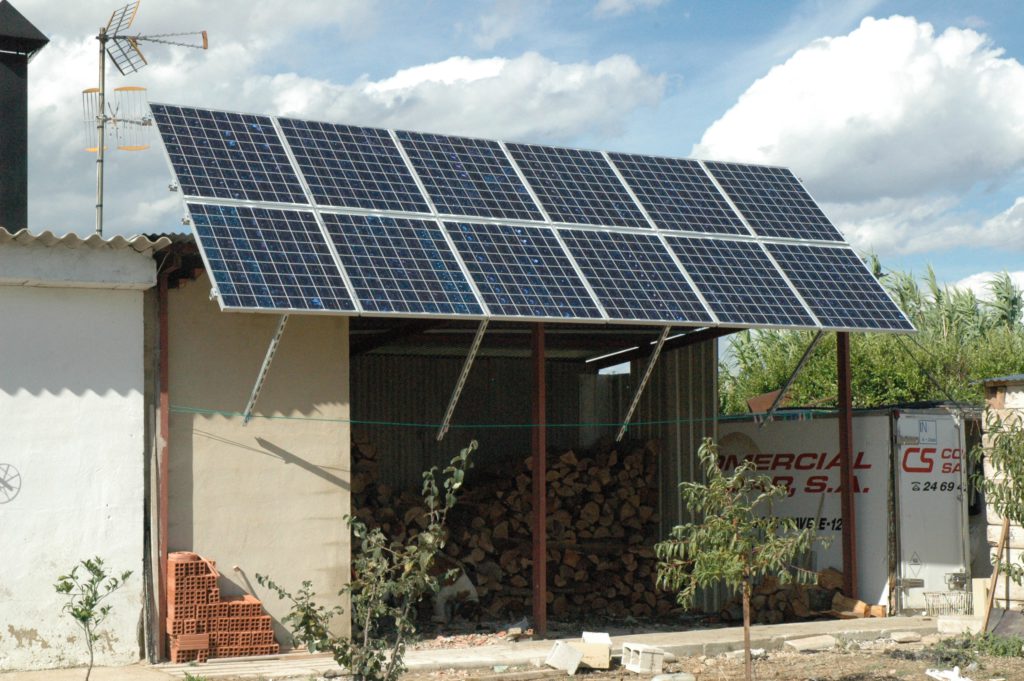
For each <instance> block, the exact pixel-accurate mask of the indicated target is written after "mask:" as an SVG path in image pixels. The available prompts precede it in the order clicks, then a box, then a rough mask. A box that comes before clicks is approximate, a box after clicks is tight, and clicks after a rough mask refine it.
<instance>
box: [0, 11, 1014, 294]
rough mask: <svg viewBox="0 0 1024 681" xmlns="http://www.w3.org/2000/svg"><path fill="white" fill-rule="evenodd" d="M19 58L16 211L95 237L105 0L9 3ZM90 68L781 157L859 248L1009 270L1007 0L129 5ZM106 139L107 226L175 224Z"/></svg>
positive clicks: (529, 137)
mask: <svg viewBox="0 0 1024 681" xmlns="http://www.w3.org/2000/svg"><path fill="white" fill-rule="evenodd" d="M12 3H13V4H14V6H15V7H16V8H17V9H18V10H19V11H20V12H21V13H22V14H23V15H25V17H26V18H27V19H29V20H30V21H31V22H32V23H34V24H35V25H36V26H37V27H38V28H39V29H40V30H41V31H42V32H43V33H45V34H46V35H48V36H49V37H50V44H49V45H48V46H47V47H46V48H45V49H44V50H43V51H42V52H40V53H39V54H38V55H37V56H36V58H35V59H34V60H33V62H32V63H31V64H30V66H29V80H30V86H29V228H30V229H31V230H32V231H34V232H40V231H43V230H47V229H48V230H52V231H54V232H57V233H64V232H69V231H73V232H77V233H79V234H82V235H87V234H89V233H91V232H92V230H93V224H94V204H95V156H94V154H91V153H89V152H86V151H84V149H85V147H86V146H92V145H94V144H95V141H94V140H90V139H88V138H87V131H88V128H89V126H88V124H87V123H86V122H85V120H84V114H83V109H82V96H81V91H82V90H83V89H85V88H88V87H94V86H95V85H96V79H97V62H98V55H97V42H96V39H95V36H96V33H97V32H98V29H99V27H100V26H101V25H105V24H106V22H107V19H108V17H109V16H110V13H111V12H112V11H113V10H114V9H116V8H117V7H119V6H121V5H120V3H119V2H116V1H115V2H113V3H108V2H104V1H100V0H87V1H86V2H82V1H80V0H12ZM199 29H205V30H207V31H208V33H209V41H210V43H209V44H210V47H209V50H207V51H202V50H192V49H184V48H176V47H165V46H161V45H153V44H143V45H142V48H143V51H144V53H145V55H146V57H147V59H148V61H149V65H148V66H146V67H145V68H144V69H142V70H141V71H139V72H138V73H136V74H134V75H132V76H129V77H123V76H121V75H120V74H119V73H117V71H116V70H115V69H114V68H113V67H112V66H108V70H107V84H108V88H110V89H112V88H115V87H120V86H124V85H138V86H144V87H145V88H147V93H148V97H149V100H150V101H153V102H162V103H170V104H182V105H194V106H201V107H209V108H219V109H227V110H232V111H244V112H254V113H270V114H279V115H288V116H296V117H303V118H308V119H314V120H326V121H332V122H339V123H351V124H362V125H371V126H378V127H390V128H402V129H410V130H419V131H424V132H441V133H452V134H460V135H467V136H481V137H489V138H494V139H502V140H506V141H516V142H534V143H549V144H558V145H564V146H573V147H582V148H590V149H605V150H610V151H626V152H634V153H646V154H658V155H665V156H680V157H692V158H701V159H713V160H729V161H744V162H750V163H766V164H772V165H783V166H787V167H790V168H791V169H792V170H793V171H794V172H795V173H796V174H797V176H798V177H800V178H801V179H802V180H803V182H804V184H805V185H806V186H807V188H808V190H809V191H810V193H811V194H812V196H814V197H815V199H816V200H817V201H818V202H819V203H820V204H821V205H822V207H823V209H824V210H825V213H826V214H827V215H828V216H829V217H830V218H831V219H832V221H833V222H834V223H835V224H836V225H837V226H838V227H839V229H840V230H841V231H842V232H843V233H844V234H845V236H846V237H847V239H848V240H849V241H850V242H851V243H852V244H853V246H854V247H855V248H856V249H857V250H858V251H859V252H860V253H862V254H864V255H867V254H875V255H877V256H878V257H879V258H880V260H881V262H882V264H883V266H884V267H886V268H887V269H893V270H902V271H912V272H914V273H917V274H923V273H924V271H925V269H926V268H927V267H928V266H929V265H930V266H932V267H933V268H934V269H935V271H936V274H937V276H938V278H939V280H940V281H942V282H946V283H950V284H961V285H969V286H971V287H973V288H975V289H976V290H978V291H979V292H980V293H984V283H985V282H986V280H987V279H988V277H989V276H991V273H992V272H999V271H1004V270H1005V271H1009V272H1011V273H1012V274H1013V276H1014V277H1015V278H1016V279H1017V280H1018V281H1019V282H1020V283H1022V284H1024V66H1022V65H1021V63H1020V59H1021V58H1022V57H1024V9H1021V8H1020V7H1019V3H1018V2H1017V0H974V1H971V2H964V1H960V2H954V1H952V0H919V1H915V0H908V1H905V2H895V1H893V2H886V1H882V0H849V1H842V0H829V1H825V0H821V1H811V0H796V1H786V0H771V1H770V2H769V1H767V0H757V1H755V0H746V1H739V0H715V1H714V2H712V1H711V0H702V1H698V0H465V1H455V0H301V2H294V1H293V2H282V1H279V0H260V1H259V2H252V1H251V0H246V1H245V2H242V1H240V0H220V1H219V2H216V3H210V2H200V1H199V0H174V1H173V2H172V1H171V0H143V2H142V4H141V6H140V9H139V12H138V15H137V17H136V19H135V23H134V25H133V26H132V27H131V29H130V30H129V31H128V32H129V33H131V34H134V33H140V34H143V35H146V34H159V33H171V32H179V31H192V30H199ZM149 141H150V144H151V145H152V148H151V149H150V150H148V151H141V152H123V151H118V150H115V149H113V146H116V145H115V144H114V143H111V150H110V151H109V152H108V153H107V156H106V167H107V170H106V184H107V190H106V193H105V206H106V208H105V210H106V218H105V228H104V234H105V235H107V236H110V235H114V234H125V235H129V234H137V233H153V232H173V231H184V230H185V227H183V226H182V222H181V218H182V217H183V215H184V208H183V205H182V203H181V199H180V196H179V195H177V194H175V193H171V192H169V190H168V185H169V183H170V182H171V180H172V176H171V173H170V170H169V168H168V165H167V162H166V158H165V155H164V153H163V151H162V148H161V144H160V141H159V139H158V138H157V136H156V135H155V134H153V135H151V137H150V140H149Z"/></svg>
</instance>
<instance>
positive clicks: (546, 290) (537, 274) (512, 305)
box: [445, 222, 602, 319]
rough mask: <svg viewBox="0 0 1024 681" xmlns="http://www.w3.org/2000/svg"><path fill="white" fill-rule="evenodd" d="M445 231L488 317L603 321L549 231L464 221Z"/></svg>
mask: <svg viewBox="0 0 1024 681" xmlns="http://www.w3.org/2000/svg"><path fill="white" fill-rule="evenodd" d="M445 228H446V229H447V230H448V234H450V235H451V238H452V241H453V242H455V247H456V248H457V249H458V251H459V254H460V255H461V256H462V259H463V262H465V263H466V267H467V269H469V272H470V275H471V276H472V277H473V281H474V282H476V285H477V288H478V289H479V290H480V294H481V295H482V296H483V298H484V302H485V303H486V304H487V307H488V308H490V310H491V313H492V314H495V315H499V316H504V317H534V318H556V319H584V318H589V319H601V318H602V317H601V312H600V310H599V309H598V307H597V305H595V304H594V301H593V299H592V298H591V297H590V294H589V293H588V292H587V289H586V286H585V285H584V283H583V281H582V280H581V279H580V277H579V275H578V274H577V273H576V270H575V268H573V266H572V262H571V261H570V260H569V258H568V257H567V256H566V254H565V251H563V250H562V247H561V245H560V244H559V243H558V239H557V238H556V237H555V234H554V231H553V230H552V229H550V228H547V227H515V226H510V225H496V224H474V223H467V222H458V223H456V222H446V223H445Z"/></svg>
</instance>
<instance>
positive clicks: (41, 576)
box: [0, 247, 155, 671]
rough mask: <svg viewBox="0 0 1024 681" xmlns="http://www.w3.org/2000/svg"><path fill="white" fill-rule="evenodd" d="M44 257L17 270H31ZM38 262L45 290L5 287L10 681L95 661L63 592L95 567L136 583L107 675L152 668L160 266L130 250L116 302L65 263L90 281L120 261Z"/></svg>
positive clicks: (120, 613) (3, 615)
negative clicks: (126, 573) (148, 437)
mask: <svg viewBox="0 0 1024 681" xmlns="http://www.w3.org/2000/svg"><path fill="white" fill-rule="evenodd" d="M11 248H22V247H11ZM0 250H3V248H0ZM35 250H37V249H22V250H20V251H19V252H18V253H17V257H18V259H19V260H20V261H21V262H22V263H26V262H30V261H32V258H31V257H30V256H31V253H29V251H35ZM60 250H64V251H65V253H64V255H65V256H66V257H64V258H62V257H61V253H60V252H59V251H60ZM38 251H39V254H40V258H39V260H38V261H37V262H45V263H47V264H46V266H44V267H42V268H41V270H40V271H38V279H37V280H38V281H41V282H46V286H45V287H37V286H13V285H2V284H0V472H2V470H3V466H2V464H8V465H10V466H13V467H15V468H16V469H17V470H18V472H19V473H20V482H21V487H20V490H19V491H18V493H17V496H14V497H13V498H11V499H9V500H8V501H6V502H5V503H0V528H2V531H3V538H4V539H3V546H4V548H3V549H2V550H0V671H2V670H11V669H42V668H51V667H58V666H60V667H63V666H75V665H79V664H83V663H84V662H85V661H86V660H87V654H86V647H85V643H84V639H83V635H82V633H81V632H80V631H79V630H78V629H77V628H76V625H75V623H74V621H73V620H72V619H71V618H70V617H69V616H67V615H65V614H62V613H61V606H62V604H63V598H62V597H61V596H59V595H58V594H56V593H55V592H54V588H53V585H54V583H55V582H56V581H57V577H58V576H59V575H61V574H63V573H65V572H67V571H68V570H69V569H70V568H71V567H72V566H73V565H75V564H76V563H77V562H78V561H79V560H81V559H83V558H87V557H91V556H96V555H99V556H101V557H102V558H103V559H104V560H105V561H106V563H107V565H108V566H109V568H111V570H112V571H117V572H119V571H123V570H132V571H133V573H134V574H133V575H132V577H131V578H130V579H129V581H128V582H127V584H126V586H125V587H124V588H123V589H122V590H120V591H119V592H117V593H116V594H115V595H114V596H113V597H112V598H111V599H110V600H109V604H110V605H111V606H113V610H112V612H111V614H110V616H109V617H108V619H107V621H106V622H105V624H104V625H103V626H102V629H101V631H100V640H99V641H98V642H97V655H98V657H97V663H98V664H104V665H114V664H127V663H130V662H133V661H135V660H138V659H139V657H140V646H139V624H140V621H141V613H142V608H143V584H144V578H143V569H142V558H143V522H144V520H143V492H144V483H145V481H144V477H143V461H144V447H145V443H144V436H143V432H144V428H143V426H144V423H143V419H144V409H143V314H142V302H143V293H142V289H143V288H145V287H147V286H150V285H151V283H152V279H153V278H154V277H155V269H154V266H153V264H152V263H153V261H152V259H151V258H149V257H148V256H145V255H142V254H139V253H135V252H134V251H122V252H121V253H120V254H118V257H120V258H123V260H124V261H125V264H124V270H131V271H134V272H136V273H137V274H136V275H133V276H130V277H126V278H125V280H124V281H122V282H119V288H118V289H117V290H114V289H108V288H79V287H77V286H80V284H78V283H77V282H70V281H66V280H65V281H62V277H61V271H62V269H61V267H62V262H63V261H64V260H67V261H68V262H73V263H74V265H75V273H76V274H75V276H76V277H81V276H83V275H82V272H83V268H84V269H85V270H86V271H88V270H89V269H90V268H91V267H96V268H97V269H102V268H105V267H108V266H109V260H110V258H111V256H112V255H113V254H112V253H111V252H109V251H99V252H98V253H97V255H102V257H97V258H96V259H95V261H94V262H93V263H91V264H90V258H89V253H88V252H86V253H84V254H83V253H82V252H78V251H71V250H67V249H45V248H40V249H38ZM8 255H10V254H8ZM147 263H148V269H147ZM65 264H67V263H65ZM95 278H96V279H102V276H97V277H95ZM68 284H70V285H71V286H72V287H71V288H64V287H62V286H67V285H68ZM126 286H127V287H129V288H124V287H126ZM131 287H135V288H134V290H133V289H132V288H131ZM8 491H9V490H8ZM0 501H3V497H2V496H0Z"/></svg>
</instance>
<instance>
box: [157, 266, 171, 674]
mask: <svg viewBox="0 0 1024 681" xmlns="http://www.w3.org/2000/svg"><path fill="white" fill-rule="evenodd" d="M169 273H170V272H169V271H164V272H161V273H160V278H159V280H158V283H157V316H158V318H159V320H160V321H159V334H160V338H159V341H158V342H159V344H160V347H159V353H160V369H159V378H158V380H159V381H160V404H159V411H160V424H159V430H158V432H157V443H158V444H157V457H158V468H157V471H158V472H157V489H158V494H157V502H156V503H157V514H158V515H157V517H158V521H157V546H158V547H159V548H160V551H159V553H160V558H159V565H158V566H157V575H158V576H157V581H158V591H157V605H156V608H157V636H158V637H159V638H158V640H157V643H156V650H157V657H158V658H159V659H161V660H162V659H165V658H166V657H167V501H168V498H169V497H170V487H169V486H168V476H169V471H170V462H169V461H168V456H167V454H168V442H169V438H168V435H167V431H168V430H170V425H171V401H170V395H169V394H168V392H167V382H168V378H169V376H170V358H169V354H170V352H169V348H168V347H167V340H168V337H169V335H170V334H169V333H168V329H167V276H168V274H169Z"/></svg>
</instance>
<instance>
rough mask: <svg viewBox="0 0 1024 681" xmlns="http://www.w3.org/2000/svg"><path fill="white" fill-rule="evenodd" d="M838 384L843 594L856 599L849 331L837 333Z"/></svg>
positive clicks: (855, 517) (855, 537)
mask: <svg viewBox="0 0 1024 681" xmlns="http://www.w3.org/2000/svg"><path fill="white" fill-rule="evenodd" d="M836 365H837V366H836V369H837V371H836V375H837V378H838V383H839V386H838V387H839V391H838V392H839V405H838V406H839V474H840V477H841V480H840V482H839V490H840V491H839V499H840V507H841V509H842V521H843V593H845V594H846V595H847V596H849V597H850V598H857V509H856V506H855V504H854V496H853V494H854V489H855V488H854V477H853V394H852V390H851V386H850V334H849V333H845V332H841V333H837V334H836Z"/></svg>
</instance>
